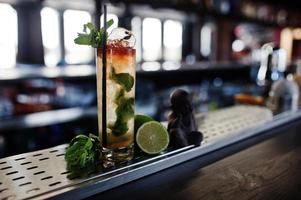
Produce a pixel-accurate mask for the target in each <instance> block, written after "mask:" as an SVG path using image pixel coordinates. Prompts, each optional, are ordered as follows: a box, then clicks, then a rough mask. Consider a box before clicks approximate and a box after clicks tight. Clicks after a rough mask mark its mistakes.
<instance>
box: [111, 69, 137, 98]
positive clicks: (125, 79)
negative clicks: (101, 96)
mask: <svg viewBox="0 0 301 200" xmlns="http://www.w3.org/2000/svg"><path fill="white" fill-rule="evenodd" d="M112 79H113V80H114V81H116V82H117V83H118V84H119V85H121V86H122V87H123V88H124V89H125V91H127V92H129V91H131V89H132V88H133V86H134V77H133V76H131V75H130V74H129V73H119V74H116V73H115V69H114V67H112Z"/></svg>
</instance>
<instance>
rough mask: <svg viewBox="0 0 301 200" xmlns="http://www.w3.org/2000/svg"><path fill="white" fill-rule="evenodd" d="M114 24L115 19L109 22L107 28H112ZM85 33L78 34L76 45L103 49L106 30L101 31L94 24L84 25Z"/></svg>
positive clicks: (75, 40)
mask: <svg viewBox="0 0 301 200" xmlns="http://www.w3.org/2000/svg"><path fill="white" fill-rule="evenodd" d="M113 23H114V21H113V19H110V20H109V21H107V28H109V27H110V26H112V25H113ZM83 32H84V33H78V35H77V38H75V39H74V43H75V44H78V45H89V46H92V47H94V48H101V45H102V39H103V34H104V29H103V28H100V29H99V30H98V29H97V28H96V27H95V26H94V24H92V23H90V22H89V23H87V24H85V25H84V29H83Z"/></svg>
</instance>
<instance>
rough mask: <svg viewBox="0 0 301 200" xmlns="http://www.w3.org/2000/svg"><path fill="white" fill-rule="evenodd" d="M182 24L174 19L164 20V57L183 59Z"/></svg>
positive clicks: (176, 59) (173, 59)
mask: <svg viewBox="0 0 301 200" xmlns="http://www.w3.org/2000/svg"><path fill="white" fill-rule="evenodd" d="M182 32H183V28H182V24H181V23H180V22H178V21H174V20H166V21H165V22H164V37H163V38H164V41H163V42H164V59H165V60H168V61H181V58H182Z"/></svg>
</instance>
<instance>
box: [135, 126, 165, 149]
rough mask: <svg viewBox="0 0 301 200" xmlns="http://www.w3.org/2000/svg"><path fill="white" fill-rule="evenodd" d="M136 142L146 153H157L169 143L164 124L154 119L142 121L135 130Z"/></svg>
mask: <svg viewBox="0 0 301 200" xmlns="http://www.w3.org/2000/svg"><path fill="white" fill-rule="evenodd" d="M136 142H137V144H138V146H139V147H140V149H141V150H142V151H144V152H145V153H147V154H158V153H160V152H162V151H164V150H165V149H166V148H167V146H168V144H169V135H168V132H167V130H166V128H165V127H164V126H162V124H160V123H159V122H156V121H150V122H146V123H144V124H143V125H142V126H141V127H140V128H139V129H138V131H137V135H136Z"/></svg>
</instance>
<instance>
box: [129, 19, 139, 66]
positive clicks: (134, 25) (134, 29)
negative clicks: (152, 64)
mask: <svg viewBox="0 0 301 200" xmlns="http://www.w3.org/2000/svg"><path fill="white" fill-rule="evenodd" d="M131 26H132V32H133V34H134V36H135V38H136V43H135V48H136V60H137V62H141V60H142V57H141V51H142V50H141V48H142V41H141V36H142V32H141V28H142V27H141V26H142V24H141V18H140V17H134V18H133V19H132V21H131Z"/></svg>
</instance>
